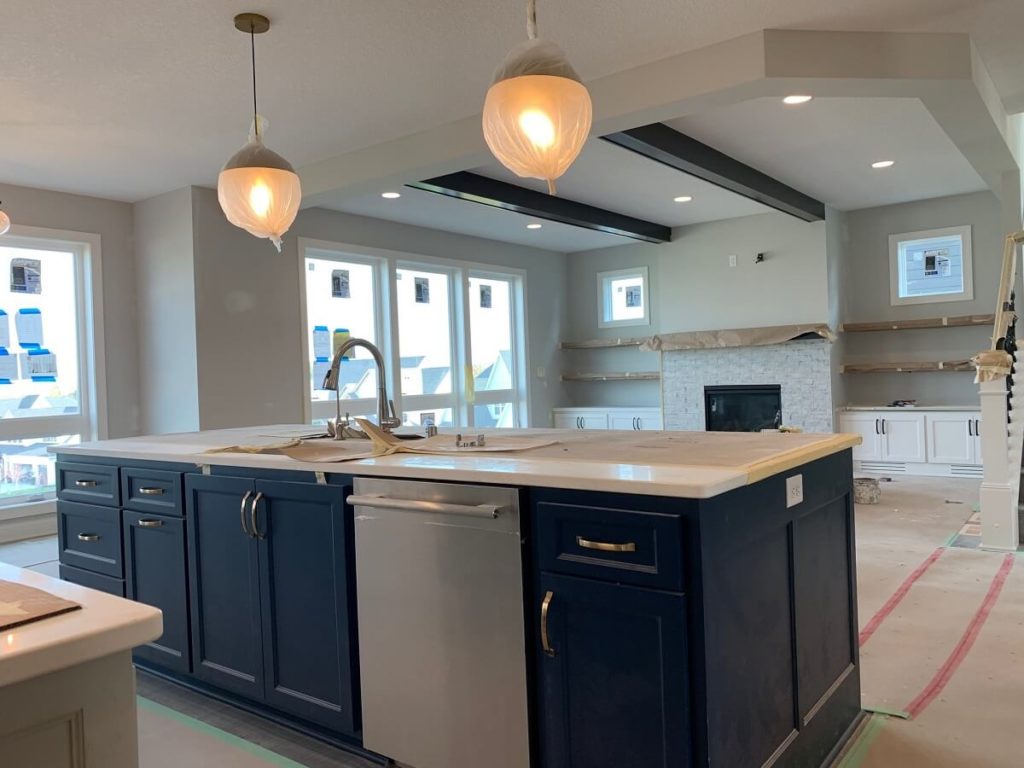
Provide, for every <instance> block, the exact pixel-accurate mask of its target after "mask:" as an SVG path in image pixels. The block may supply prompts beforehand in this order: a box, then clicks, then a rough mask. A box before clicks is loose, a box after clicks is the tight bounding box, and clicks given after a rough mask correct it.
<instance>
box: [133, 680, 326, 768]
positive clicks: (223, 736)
mask: <svg viewBox="0 0 1024 768" xmlns="http://www.w3.org/2000/svg"><path fill="white" fill-rule="evenodd" d="M135 698H136V700H137V701H138V704H139V708H140V709H147V710H149V711H150V712H153V713H154V714H157V715H160V716H161V717H166V718H168V719H169V720H174V721H175V722H178V723H181V724H182V725H185V726H188V727H189V728H192V729H193V730H195V731H199V732H200V733H205V734H206V735H207V736H212V737H213V738H215V739H218V740H219V741H223V742H225V743H227V744H230V745H231V746H233V747H237V748H238V749H241V750H243V751H244V752H248V753H249V754H250V755H254V756H255V757H258V758H260V759H261V760H264V761H266V763H267V765H272V766H275V768H306V766H304V765H303V764H302V763H297V762H295V761H294V760H289V759H288V758H287V757H284V756H283V755H279V754H277V753H276V752H271V751H270V750H269V749H266V748H264V747H261V746H260V745H258V744H253V743H252V742H251V741H246V740H245V739H243V738H240V737H238V736H235V735H234V734H233V733H228V732H227V731H222V730H221V729H220V728H216V727H214V726H212V725H209V724H208V723H204V722H203V721H202V720H196V719H195V718H194V717H189V716H188V715H184V714H182V713H181V712H178V711H177V710H176V709H171V708H170V707H165V706H164V705H163V704H157V703H156V702H155V701H151V700H150V699H147V698H145V697H143V696H136V697H135Z"/></svg>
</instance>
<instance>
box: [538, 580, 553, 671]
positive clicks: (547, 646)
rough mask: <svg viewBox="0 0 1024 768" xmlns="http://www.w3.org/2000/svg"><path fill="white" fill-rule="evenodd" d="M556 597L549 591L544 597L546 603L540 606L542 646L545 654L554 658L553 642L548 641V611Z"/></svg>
mask: <svg viewBox="0 0 1024 768" xmlns="http://www.w3.org/2000/svg"><path fill="white" fill-rule="evenodd" d="M554 597H555V593H554V592H552V591H551V590H550V589H549V590H548V592H547V594H546V595H544V602H542V603H541V604H540V644H541V647H542V648H543V649H544V653H546V654H547V655H548V656H551V657H554V655H555V649H554V648H552V647H551V641H550V640H549V639H548V611H549V610H551V601H552V599H554Z"/></svg>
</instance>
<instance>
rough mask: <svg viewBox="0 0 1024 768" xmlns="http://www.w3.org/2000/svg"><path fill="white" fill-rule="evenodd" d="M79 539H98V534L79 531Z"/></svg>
mask: <svg viewBox="0 0 1024 768" xmlns="http://www.w3.org/2000/svg"><path fill="white" fill-rule="evenodd" d="M78 540H79V541H99V540H100V535H99V534H98V533H80V534H78Z"/></svg>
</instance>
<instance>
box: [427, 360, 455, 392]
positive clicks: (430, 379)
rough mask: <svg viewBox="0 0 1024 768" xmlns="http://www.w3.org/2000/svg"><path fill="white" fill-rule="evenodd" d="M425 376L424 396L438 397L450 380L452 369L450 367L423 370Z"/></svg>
mask: <svg viewBox="0 0 1024 768" xmlns="http://www.w3.org/2000/svg"><path fill="white" fill-rule="evenodd" d="M420 372H421V373H422V374H423V394H424V395H436V394H437V393H438V392H437V391H438V390H439V389H440V388H441V385H442V384H444V382H445V380H449V377H450V376H451V372H452V369H451V367H450V366H447V365H445V366H435V367H433V368H421V369H420Z"/></svg>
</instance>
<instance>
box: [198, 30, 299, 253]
mask: <svg viewBox="0 0 1024 768" xmlns="http://www.w3.org/2000/svg"><path fill="white" fill-rule="evenodd" d="M235 28H236V29H238V30H239V31H241V32H245V33H246V34H247V35H249V44H250V46H251V49H252V112H253V122H252V128H251V129H250V131H249V141H248V142H246V144H245V146H244V147H242V148H241V149H240V150H238V152H236V153H235V154H234V155H233V156H232V157H231V159H230V160H228V161H227V163H226V164H225V165H224V169H223V170H222V171H221V172H220V176H218V177H217V199H218V200H219V201H220V207H221V208H222V209H223V210H224V215H225V216H227V218H228V221H230V222H231V223H232V224H234V225H235V226H236V227H241V228H242V229H244V230H245V231H246V232H249V233H250V234H252V235H255V236H256V237H266V238H269V239H270V241H271V242H272V243H273V244H274V245H275V246H277V250H278V251H280V250H281V235H283V234H284V233H285V232H287V231H288V228H289V227H290V226H291V225H292V222H294V221H295V216H296V214H297V213H298V212H299V203H300V202H301V201H302V188H301V186H300V185H299V176H298V174H296V173H295V169H294V168H292V166H291V164H290V163H289V162H288V161H287V160H285V159H284V158H283V157H281V156H280V155H279V154H277V153H276V152H273V151H271V150H269V149H267V148H266V147H265V146H264V145H263V133H264V129H265V128H266V124H267V123H266V121H265V120H263V118H261V117H260V116H259V113H258V112H257V111H256V35H259V34H262V33H264V32H266V31H267V30H268V29H270V20H269V19H267V17H266V16H261V15H259V14H258V13H240V14H238V15H237V16H235Z"/></svg>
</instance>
